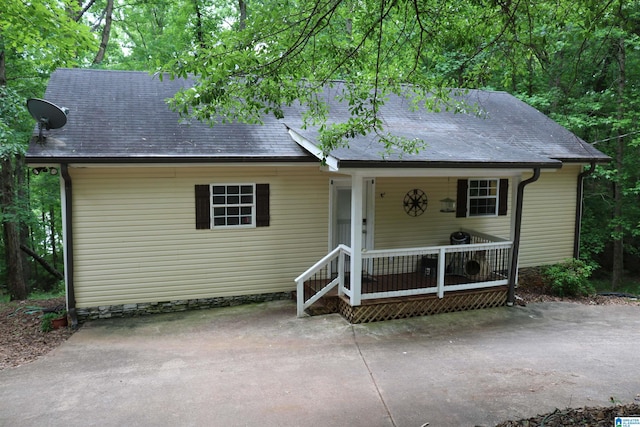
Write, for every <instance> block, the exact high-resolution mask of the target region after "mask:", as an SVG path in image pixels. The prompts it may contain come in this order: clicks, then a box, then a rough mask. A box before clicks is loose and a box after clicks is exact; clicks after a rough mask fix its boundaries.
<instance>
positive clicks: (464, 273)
mask: <svg viewBox="0 0 640 427" xmlns="http://www.w3.org/2000/svg"><path fill="white" fill-rule="evenodd" d="M465 231H466V232H468V233H469V234H470V235H471V243H469V244H460V245H446V246H429V247H420V248H403V249H380V250H367V251H363V252H362V254H361V256H362V267H363V274H362V286H360V287H359V288H360V289H361V295H360V298H361V300H369V299H380V298H395V297H403V296H415V295H428V294H436V295H437V296H438V297H439V298H443V297H444V294H445V292H450V291H460V290H469V289H482V288H488V287H494V286H502V285H507V284H508V271H509V267H510V262H511V252H512V246H513V244H512V242H510V241H505V240H504V239H500V238H497V237H494V236H489V235H486V234H482V233H477V232H472V231H468V230H465ZM350 256H352V254H351V249H350V248H349V247H347V246H345V245H340V246H338V247H337V248H335V249H334V250H333V251H331V252H330V253H329V254H327V255H326V256H325V257H323V258H322V259H321V260H320V261H318V262H317V263H316V264H314V265H313V266H312V267H311V268H309V269H308V270H307V271H305V272H304V273H303V274H301V275H300V276H299V277H298V278H296V285H297V312H298V316H302V315H303V314H304V310H305V309H307V308H308V307H310V306H311V305H312V304H314V303H315V302H316V301H318V300H319V299H320V298H321V297H322V296H324V295H326V294H327V293H328V292H329V291H331V290H332V289H333V288H335V287H337V288H338V294H339V295H346V296H349V297H350V300H351V301H353V300H354V298H353V297H354V296H353V295H352V291H351V288H352V287H351V283H349V279H350V275H349V274H348V269H349V260H350V258H349V257H350ZM356 288H357V287H356Z"/></svg>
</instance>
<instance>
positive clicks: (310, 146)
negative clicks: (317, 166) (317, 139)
mask: <svg viewBox="0 0 640 427" xmlns="http://www.w3.org/2000/svg"><path fill="white" fill-rule="evenodd" d="M289 135H291V138H292V139H293V140H294V141H295V142H296V143H297V144H298V145H299V146H301V147H302V148H304V149H305V150H307V151H308V152H310V153H311V154H313V155H314V156H316V157H317V158H318V160H320V161H324V163H326V165H327V166H329V170H330V171H331V172H337V171H338V170H339V167H338V159H336V158H335V157H333V156H331V155H328V156H326V157H325V156H324V154H323V153H322V150H321V149H319V148H318V146H317V145H315V144H314V143H313V142H311V141H309V140H308V139H307V138H305V137H304V136H302V135H300V134H299V133H298V132H296V131H294V130H293V129H289Z"/></svg>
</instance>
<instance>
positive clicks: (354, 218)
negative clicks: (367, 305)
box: [349, 175, 364, 306]
mask: <svg viewBox="0 0 640 427" xmlns="http://www.w3.org/2000/svg"><path fill="white" fill-rule="evenodd" d="M363 188H364V180H363V179H362V177H360V176H357V175H353V176H352V177H351V266H350V267H351V268H350V275H351V277H350V281H351V282H350V283H351V300H350V301H349V302H350V304H351V305H352V306H357V305H360V303H361V301H362V295H361V294H362V216H363V215H362V209H363V206H362V191H363Z"/></svg>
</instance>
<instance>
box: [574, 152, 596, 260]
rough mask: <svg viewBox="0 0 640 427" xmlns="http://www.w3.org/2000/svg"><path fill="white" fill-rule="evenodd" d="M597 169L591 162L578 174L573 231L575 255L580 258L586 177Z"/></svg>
mask: <svg viewBox="0 0 640 427" xmlns="http://www.w3.org/2000/svg"><path fill="white" fill-rule="evenodd" d="M595 170H596V163H595V162H591V168H590V169H587V170H585V171H582V172H581V173H580V174H579V175H578V188H577V190H576V224H575V231H574V233H573V257H574V258H575V259H578V258H579V257H580V236H581V233H582V196H583V194H584V188H583V185H584V179H585V178H586V177H588V176H589V175H591V174H592V173H593V172H594V171H595Z"/></svg>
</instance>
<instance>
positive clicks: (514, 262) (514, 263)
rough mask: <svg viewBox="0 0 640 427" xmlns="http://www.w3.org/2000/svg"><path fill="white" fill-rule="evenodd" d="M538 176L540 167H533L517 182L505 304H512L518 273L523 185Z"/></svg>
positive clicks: (534, 180) (535, 179) (536, 178)
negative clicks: (513, 229)
mask: <svg viewBox="0 0 640 427" xmlns="http://www.w3.org/2000/svg"><path fill="white" fill-rule="evenodd" d="M538 178H540V168H534V169H533V176H532V177H531V178H529V179H526V180H524V181H522V182H521V183H520V184H518V193H517V196H516V198H517V200H516V212H515V213H516V223H515V231H514V236H513V252H512V254H511V269H510V270H509V292H508V294H507V306H509V307H511V306H513V303H514V302H515V299H516V276H517V274H518V255H519V253H520V229H521V228H522V201H523V198H524V187H526V186H527V185H529V184H531V183H532V182H536V181H537V180H538Z"/></svg>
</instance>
